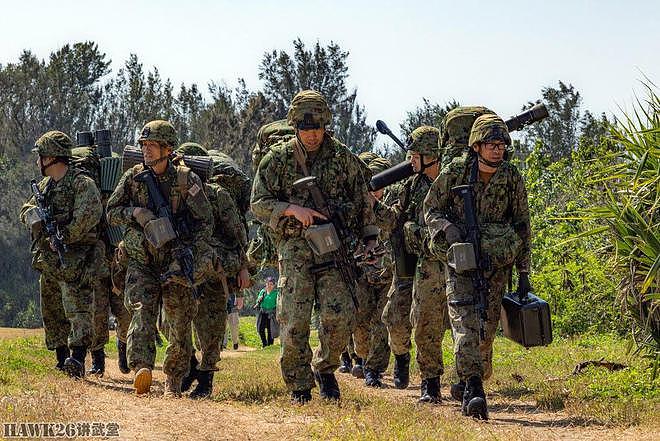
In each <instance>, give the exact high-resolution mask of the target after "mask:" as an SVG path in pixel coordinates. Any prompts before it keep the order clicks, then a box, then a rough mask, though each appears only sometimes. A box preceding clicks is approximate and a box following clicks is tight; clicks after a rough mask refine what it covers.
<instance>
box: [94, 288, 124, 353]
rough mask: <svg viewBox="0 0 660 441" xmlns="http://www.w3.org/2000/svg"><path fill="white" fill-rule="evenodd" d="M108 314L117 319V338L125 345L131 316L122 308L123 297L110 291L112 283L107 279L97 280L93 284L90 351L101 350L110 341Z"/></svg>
mask: <svg viewBox="0 0 660 441" xmlns="http://www.w3.org/2000/svg"><path fill="white" fill-rule="evenodd" d="M110 313H112V315H114V316H115V318H116V319H117V330H116V332H117V338H118V339H119V340H121V341H123V342H124V343H126V334H127V333H128V326H129V325H130V323H131V314H130V313H129V312H128V310H127V309H126V306H124V300H123V296H121V293H115V292H113V291H112V281H111V280H110V278H109V277H107V278H97V279H96V280H95V283H94V338H93V339H92V345H91V346H90V348H89V349H90V351H96V350H99V349H103V347H104V346H105V344H106V343H108V341H109V340H110V331H109V330H108V322H109V319H110Z"/></svg>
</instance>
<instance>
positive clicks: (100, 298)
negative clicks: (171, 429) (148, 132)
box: [72, 147, 131, 375]
mask: <svg viewBox="0 0 660 441" xmlns="http://www.w3.org/2000/svg"><path fill="white" fill-rule="evenodd" d="M72 154H73V156H74V160H75V161H76V165H77V166H79V167H81V168H82V169H83V170H86V172H87V173H88V174H89V175H90V177H93V178H95V181H96V184H97V188H99V190H101V186H100V169H101V163H100V161H101V158H100V157H99V154H98V152H97V150H96V148H95V147H77V148H75V149H73V150H72ZM100 195H101V203H102V204H103V206H104V207H105V206H106V204H107V201H108V197H109V196H110V193H109V192H100ZM107 228H108V225H107V222H106V220H105V216H103V217H102V218H101V221H100V222H99V233H100V234H99V239H100V240H99V241H98V243H97V249H96V250H95V256H94V258H93V262H95V265H94V266H93V267H92V268H91V269H92V270H94V271H95V274H94V275H93V277H92V288H93V291H94V338H93V339H92V345H91V346H90V348H89V350H90V352H91V354H92V362H93V364H92V369H91V370H90V371H89V372H90V373H95V374H101V375H102V374H103V371H104V369H105V352H104V347H105V345H106V343H108V341H109V340H110V332H109V326H108V325H109V318H110V313H112V315H114V316H115V318H116V319H117V326H116V328H115V329H116V334H117V339H118V340H119V344H124V345H125V343H126V334H127V332H128V326H129V324H130V322H131V315H130V313H129V312H128V310H127V309H126V307H125V306H124V299H123V294H122V295H118V294H117V293H115V292H113V290H112V280H111V279H110V263H111V261H112V259H113V258H114V254H115V247H114V246H113V245H112V243H111V242H110V239H109V236H108V235H107ZM120 364H121V357H120Z"/></svg>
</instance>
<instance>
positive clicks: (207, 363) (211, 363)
mask: <svg viewBox="0 0 660 441" xmlns="http://www.w3.org/2000/svg"><path fill="white" fill-rule="evenodd" d="M203 293H204V294H203V296H202V298H201V299H200V301H199V307H198V309H197V315H196V316H195V318H194V319H193V328H194V329H195V336H196V337H197V338H196V339H195V340H196V346H197V348H198V349H199V350H200V351H201V352H202V360H201V362H200V364H199V367H198V368H197V369H199V370H200V371H217V370H218V368H217V367H216V364H217V363H218V361H220V345H221V344H222V339H223V338H224V335H225V328H226V322H227V294H226V293H225V291H224V289H223V287H222V283H220V282H218V281H213V282H206V283H205V284H204V285H203Z"/></svg>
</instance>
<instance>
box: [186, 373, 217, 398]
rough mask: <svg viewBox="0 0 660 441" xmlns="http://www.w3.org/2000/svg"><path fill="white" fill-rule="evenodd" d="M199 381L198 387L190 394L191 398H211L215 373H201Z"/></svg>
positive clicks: (198, 377) (198, 376)
mask: <svg viewBox="0 0 660 441" xmlns="http://www.w3.org/2000/svg"><path fill="white" fill-rule="evenodd" d="M197 381H198V383H197V386H196V387H195V389H193V391H192V392H190V398H192V399H200V398H209V397H210V396H211V392H213V371H199V374H198V375H197ZM182 390H183V388H182Z"/></svg>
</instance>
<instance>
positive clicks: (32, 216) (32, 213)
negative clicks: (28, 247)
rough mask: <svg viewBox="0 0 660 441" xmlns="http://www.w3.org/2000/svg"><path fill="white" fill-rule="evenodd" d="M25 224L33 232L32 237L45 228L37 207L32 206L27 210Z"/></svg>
mask: <svg viewBox="0 0 660 441" xmlns="http://www.w3.org/2000/svg"><path fill="white" fill-rule="evenodd" d="M25 225H27V227H28V229H29V230H30V231H31V232H32V235H33V236H32V237H36V235H37V234H39V232H40V231H41V230H42V229H43V225H44V223H43V221H42V220H41V218H40V217H39V212H38V210H37V207H32V208H30V209H29V210H27V211H26V212H25Z"/></svg>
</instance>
